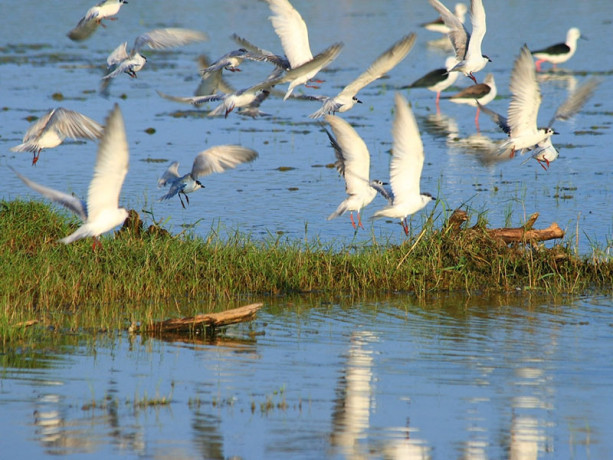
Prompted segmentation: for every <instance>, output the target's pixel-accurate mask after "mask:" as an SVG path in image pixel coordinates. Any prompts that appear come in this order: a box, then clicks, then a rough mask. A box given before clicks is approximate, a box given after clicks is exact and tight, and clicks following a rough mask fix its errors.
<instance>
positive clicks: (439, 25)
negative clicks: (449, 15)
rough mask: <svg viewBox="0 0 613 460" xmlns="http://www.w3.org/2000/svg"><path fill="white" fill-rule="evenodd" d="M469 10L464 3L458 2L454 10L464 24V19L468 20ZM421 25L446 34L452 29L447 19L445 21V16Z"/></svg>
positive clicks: (431, 30)
mask: <svg viewBox="0 0 613 460" xmlns="http://www.w3.org/2000/svg"><path fill="white" fill-rule="evenodd" d="M467 11H468V8H467V7H466V5H465V4H464V3H456V4H455V8H454V11H453V12H454V14H455V15H456V17H457V18H458V20H459V21H460V22H461V23H462V24H464V21H465V20H466V12H467ZM421 27H423V28H424V29H426V30H429V31H430V32H438V33H441V34H445V35H446V34H448V33H449V31H450V29H449V27H448V26H447V25H446V24H445V21H443V18H442V17H440V16H439V17H438V18H436V19H435V20H433V21H430V22H424V23H423V24H421Z"/></svg>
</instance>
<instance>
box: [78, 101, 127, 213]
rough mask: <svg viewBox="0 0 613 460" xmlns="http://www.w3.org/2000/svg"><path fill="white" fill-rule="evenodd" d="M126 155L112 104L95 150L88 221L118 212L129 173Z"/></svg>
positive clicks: (120, 123)
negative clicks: (106, 212)
mask: <svg viewBox="0 0 613 460" xmlns="http://www.w3.org/2000/svg"><path fill="white" fill-rule="evenodd" d="M128 163H129V151H128V141H127V139H126V130H125V125H124V122H123V117H122V115H121V111H120V110H119V106H118V105H117V104H115V107H114V108H113V110H112V112H111V114H110V115H109V116H108V117H107V119H106V125H105V129H104V134H103V136H102V139H101V140H100V145H99V146H98V154H97V156H96V166H95V167H94V177H93V178H92V181H91V182H90V184H89V190H88V194H87V210H88V221H91V220H96V218H97V217H98V215H99V214H100V213H101V212H104V211H105V210H108V209H117V208H118V206H119V193H120V192H121V186H122V185H123V180H124V178H125V177H126V174H127V172H128Z"/></svg>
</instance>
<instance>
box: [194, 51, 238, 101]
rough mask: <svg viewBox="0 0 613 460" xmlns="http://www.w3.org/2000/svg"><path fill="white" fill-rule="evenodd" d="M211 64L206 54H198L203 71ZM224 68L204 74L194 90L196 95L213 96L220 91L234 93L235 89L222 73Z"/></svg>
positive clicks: (201, 70) (200, 67) (199, 65)
mask: <svg viewBox="0 0 613 460" xmlns="http://www.w3.org/2000/svg"><path fill="white" fill-rule="evenodd" d="M210 65H211V64H210V62H209V60H208V58H207V57H206V56H205V55H200V56H198V67H199V71H200V72H201V73H202V72H203V71H204V69H206V68H207V67H209V66H210ZM222 70H223V69H219V70H216V71H214V72H207V75H206V76H204V75H203V76H202V78H201V80H200V83H199V84H198V88H196V91H194V96H211V95H213V94H216V93H217V92H218V91H220V92H222V93H233V92H234V91H235V90H234V88H232V86H230V85H229V84H228V83H227V82H226V81H225V80H224V79H223V76H222V74H221V72H222Z"/></svg>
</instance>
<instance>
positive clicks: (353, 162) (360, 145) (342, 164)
mask: <svg viewBox="0 0 613 460" xmlns="http://www.w3.org/2000/svg"><path fill="white" fill-rule="evenodd" d="M326 121H327V122H328V124H329V125H330V127H331V128H332V132H333V133H334V136H335V137H336V145H335V143H332V146H333V147H334V150H335V154H336V163H335V166H336V169H337V170H338V172H339V173H340V174H341V175H342V176H343V177H344V178H345V184H346V186H345V190H346V192H347V194H348V195H362V194H363V193H364V190H365V189H367V188H369V187H370V185H369V183H370V179H369V176H370V153H369V152H368V147H366V144H365V143H364V141H363V140H362V138H361V137H360V135H359V134H358V133H357V132H356V130H355V129H353V127H352V126H351V125H350V124H349V123H347V122H346V121H345V120H343V119H342V118H340V117H337V116H335V115H326ZM331 142H332V139H331Z"/></svg>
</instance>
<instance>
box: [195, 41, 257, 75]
mask: <svg viewBox="0 0 613 460" xmlns="http://www.w3.org/2000/svg"><path fill="white" fill-rule="evenodd" d="M245 59H248V60H251V61H263V60H264V58H263V57H262V56H261V55H259V54H254V53H250V52H249V51H247V49H245V48H239V49H237V50H233V51H230V52H229V53H226V54H224V55H223V56H222V57H220V58H219V59H218V60H216V61H215V62H213V63H212V64H211V65H210V66H208V67H207V68H206V69H204V70H201V71H200V73H201V74H202V78H206V77H207V76H209V74H210V73H212V72H216V71H219V70H223V69H225V70H229V71H230V72H240V71H241V69H239V68H238V66H239V65H240V64H241V63H242V62H243V61H244V60H245Z"/></svg>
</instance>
